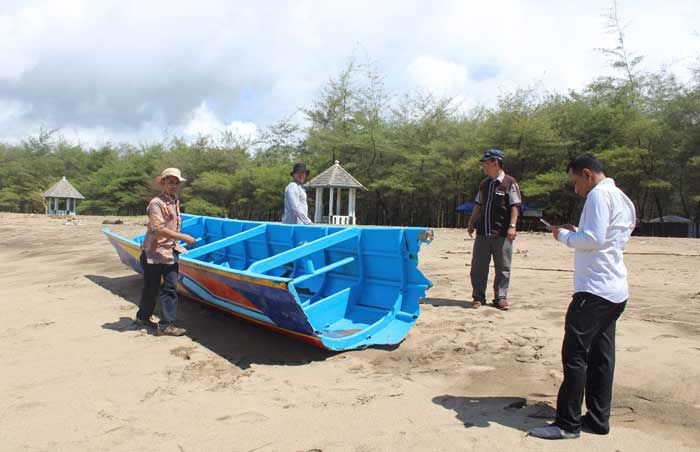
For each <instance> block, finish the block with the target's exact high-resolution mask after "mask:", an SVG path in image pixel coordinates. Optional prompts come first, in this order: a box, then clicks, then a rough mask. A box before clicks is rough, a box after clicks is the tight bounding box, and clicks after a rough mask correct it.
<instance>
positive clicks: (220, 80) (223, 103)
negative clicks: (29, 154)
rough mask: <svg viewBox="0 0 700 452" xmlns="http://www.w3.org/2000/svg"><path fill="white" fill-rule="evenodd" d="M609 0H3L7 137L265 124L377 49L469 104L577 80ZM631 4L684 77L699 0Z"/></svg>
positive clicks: (396, 88) (0, 104)
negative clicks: (527, 88)
mask: <svg viewBox="0 0 700 452" xmlns="http://www.w3.org/2000/svg"><path fill="white" fill-rule="evenodd" d="M609 4H610V3H609V0H591V1H590V2H559V1H555V0H519V1H516V0H496V1H493V2H481V1H475V0H473V1H471V0H470V1H467V0H455V1H449V0H443V1H440V0H436V1H435V2H420V1H408V0H387V1H382V2H376V1H371V0H356V1H353V2H350V1H348V2H321V1H312V0H303V1H299V2H287V1H281V0H280V1H262V2H253V3H251V2H247V1H242V0H241V1H231V2H220V1H217V0H200V1H199V2H191V1H174V0H169V1H166V0H153V1H148V2H142V1H137V0H94V1H88V0H27V1H15V0H3V1H2V2H0V43H1V44H0V62H1V63H0V108H3V109H4V110H5V111H3V112H0V141H5V140H16V139H18V137H19V138H21V137H23V136H26V135H23V134H29V133H34V134H35V133H36V131H38V130H39V128H40V127H42V126H43V127H44V128H61V129H62V130H64V131H65V132H66V134H67V135H68V134H70V135H75V136H78V137H80V138H81V140H82V141H84V142H85V141H87V142H90V143H97V142H103V141H116V140H119V141H122V140H127V141H131V142H135V143H138V142H143V141H148V140H159V139H162V137H163V135H164V134H170V135H182V134H193V133H194V134H198V133H207V131H219V130H236V131H240V132H241V133H245V134H254V133H257V130H258V129H259V128H262V127H264V126H266V125H269V124H271V123H272V122H274V121H276V120H279V119H281V118H283V117H287V116H291V115H294V114H296V112H297V111H298V108H299V107H303V106H307V105H309V104H310V102H311V101H312V100H313V99H314V98H315V96H317V95H318V94H319V92H320V90H321V88H322V86H323V85H324V84H325V83H326V82H327V80H328V79H329V77H331V76H334V75H336V74H337V73H338V71H339V70H340V69H341V68H342V66H343V65H344V64H345V63H346V62H347V61H348V59H349V58H350V57H351V56H352V55H353V53H355V54H358V55H359V54H363V53H364V52H366V53H367V54H368V56H369V57H370V58H371V59H373V60H375V61H377V63H378V65H377V66H378V69H379V71H380V72H382V73H383V74H384V75H385V85H386V87H387V89H388V90H389V91H390V92H391V93H393V94H402V93H405V92H408V91H410V90H412V89H414V88H418V87H423V88H427V89H430V90H433V91H436V94H446V95H450V96H453V97H455V98H456V99H459V100H460V101H461V102H462V104H463V105H467V106H471V105H474V104H475V103H485V104H490V103H493V102H494V101H495V99H496V98H497V96H498V95H499V94H500V93H502V92H507V91H510V90H513V89H515V88H516V87H519V86H522V87H524V86H529V85H533V84H538V85H539V86H541V87H542V88H544V89H550V90H555V91H565V90H567V89H570V88H573V89H580V88H582V87H583V86H585V84H586V83H587V82H589V81H591V79H592V78H593V77H595V76H597V75H601V74H603V73H604V72H606V71H609V68H608V66H607V63H606V61H605V58H604V57H603V55H601V54H600V53H599V52H596V51H595V48H597V47H612V46H614V45H615V42H614V39H613V37H611V36H608V35H606V34H605V33H604V31H603V26H604V24H605V20H604V18H603V17H602V14H604V13H605V12H606V11H607V9H608V8H609ZM619 7H620V12H621V15H622V17H623V18H624V19H625V21H626V22H628V23H629V27H628V29H627V44H628V46H629V47H630V49H632V50H635V51H637V53H641V54H645V55H646V59H645V63H644V64H645V67H646V68H648V69H655V68H658V67H659V66H660V65H661V64H664V63H666V64H671V70H673V71H674V72H675V73H677V74H678V75H679V76H680V77H681V78H683V79H687V78H688V77H689V74H688V72H687V70H686V66H687V64H689V62H690V61H691V60H693V59H694V58H695V57H696V56H697V55H699V54H700V38H698V37H697V36H694V35H693V32H697V31H700V30H699V29H700V27H699V26H698V25H697V24H698V23H700V8H698V7H697V0H674V1H672V2H658V1H654V0H635V1H633V0H620V1H619ZM358 49H359V50H360V52H357V50H358ZM8 105H9V107H7V106H8ZM214 133H215V132H214ZM87 137H89V138H87Z"/></svg>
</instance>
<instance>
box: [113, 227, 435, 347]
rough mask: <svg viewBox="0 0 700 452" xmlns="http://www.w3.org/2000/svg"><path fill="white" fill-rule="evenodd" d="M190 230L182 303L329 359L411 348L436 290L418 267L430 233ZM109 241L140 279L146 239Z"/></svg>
mask: <svg viewBox="0 0 700 452" xmlns="http://www.w3.org/2000/svg"><path fill="white" fill-rule="evenodd" d="M183 220H184V221H183V228H182V229H183V232H185V233H187V234H190V235H192V236H194V237H195V238H197V243H196V244H195V245H194V246H193V247H191V249H190V250H188V253H187V254H184V255H182V256H181V257H180V273H181V280H180V283H181V287H180V289H181V291H182V292H183V293H185V294H186V295H189V296H192V297H195V298H197V299H200V300H202V301H205V302H207V303H210V304H213V305H215V306H217V307H219V308H221V309H224V310H227V311H229V312H231V313H233V314H235V315H238V316H241V317H244V318H248V319H250V320H252V321H255V322H257V323H259V324H261V325H263V326H265V325H269V326H270V327H273V328H275V329H278V330H281V331H283V332H287V333H291V334H292V335H294V336H295V337H300V338H302V339H304V340H308V341H309V342H313V343H316V344H317V345H320V346H323V347H325V348H328V349H332V350H347V349H353V348H362V347H367V346H371V345H377V344H396V343H398V342H400V341H402V340H403V339H404V338H405V336H406V334H407V333H408V331H409V329H410V328H411V327H412V326H413V325H414V324H415V322H416V319H417V318H418V316H419V315H420V308H419V304H418V302H419V300H420V298H422V297H424V296H425V291H426V290H427V289H428V288H429V287H431V284H430V281H428V279H426V278H425V276H423V274H422V273H421V272H420V270H419V269H418V266H417V261H418V253H419V251H420V245H421V243H425V242H429V241H430V240H431V239H432V231H429V230H427V229H425V228H392V227H373V226H365V227H360V226H324V225H309V226H307V225H287V224H281V223H269V222H255V221H242V220H230V219H222V218H212V217H204V216H193V215H183ZM104 231H105V233H106V234H107V235H108V237H109V239H110V241H111V242H112V244H113V245H114V246H115V248H116V249H117V252H118V253H119V257H120V258H121V260H122V261H123V262H125V263H126V264H128V265H130V266H131V267H132V268H134V269H135V270H136V271H140V264H139V262H138V254H139V252H140V249H139V248H140V244H141V243H142V242H143V237H144V236H143V234H142V235H140V236H136V237H134V239H131V240H130V239H127V238H125V237H122V236H119V235H118V234H115V233H113V232H111V231H109V230H107V229H105V230H104Z"/></svg>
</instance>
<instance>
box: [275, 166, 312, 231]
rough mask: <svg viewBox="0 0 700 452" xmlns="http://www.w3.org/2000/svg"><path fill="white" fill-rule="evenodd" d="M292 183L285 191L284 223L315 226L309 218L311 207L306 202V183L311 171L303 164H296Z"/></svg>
mask: <svg viewBox="0 0 700 452" xmlns="http://www.w3.org/2000/svg"><path fill="white" fill-rule="evenodd" d="M289 175H290V176H292V179H293V180H292V181H291V182H290V183H289V185H287V188H285V189H284V215H283V216H282V223H287V224H313V221H311V219H310V218H309V205H308V203H307V201H306V189H305V188H304V182H306V178H308V177H309V170H308V169H307V168H306V165H305V164H303V163H295V164H294V168H293V169H292V172H291V173H290V174H289Z"/></svg>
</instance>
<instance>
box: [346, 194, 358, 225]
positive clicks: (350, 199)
mask: <svg viewBox="0 0 700 452" xmlns="http://www.w3.org/2000/svg"><path fill="white" fill-rule="evenodd" d="M356 192H357V190H356V189H354V188H351V189H350V195H349V196H348V215H349V216H350V219H351V221H352V224H357V220H356V219H355V194H356Z"/></svg>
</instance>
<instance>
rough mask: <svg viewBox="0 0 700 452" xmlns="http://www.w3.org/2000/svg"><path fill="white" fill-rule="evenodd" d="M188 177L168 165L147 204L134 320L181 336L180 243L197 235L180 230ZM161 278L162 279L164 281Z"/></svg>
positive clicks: (139, 324) (157, 330) (142, 325)
mask: <svg viewBox="0 0 700 452" xmlns="http://www.w3.org/2000/svg"><path fill="white" fill-rule="evenodd" d="M184 181H185V179H184V178H183V177H182V175H181V174H180V170H179V169H177V168H167V169H165V170H163V172H162V174H161V175H160V176H159V177H158V183H159V184H160V185H161V187H162V191H161V193H160V195H158V196H156V197H155V198H153V199H152V200H151V202H150V203H149V204H148V208H147V212H148V229H147V231H146V237H145V238H144V240H143V244H142V246H141V248H142V252H141V259H140V261H141V267H142V268H143V291H142V292H141V301H140V303H139V310H138V312H137V313H136V320H135V321H134V323H136V325H138V326H140V327H145V328H152V329H154V330H155V331H156V333H157V334H159V335H160V334H162V335H167V336H182V335H183V334H185V332H186V331H185V329H184V328H178V327H177V326H175V316H176V314H177V277H178V263H177V260H178V254H180V253H181V252H184V251H185V250H184V248H182V247H181V246H180V245H178V241H179V240H182V241H184V242H185V243H187V244H188V245H194V243H195V239H194V238H193V237H192V236H190V235H187V234H183V233H181V232H180V227H181V226H182V219H181V217H180V200H179V199H178V198H177V191H178V189H179V188H180V184H181V183H182V182H184ZM161 280H162V283H161ZM156 297H158V299H159V300H160V306H161V311H162V316H161V317H162V318H161V319H160V322H159V323H158V324H156V323H155V322H153V321H152V320H151V315H152V314H153V310H154V309H155V306H156Z"/></svg>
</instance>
